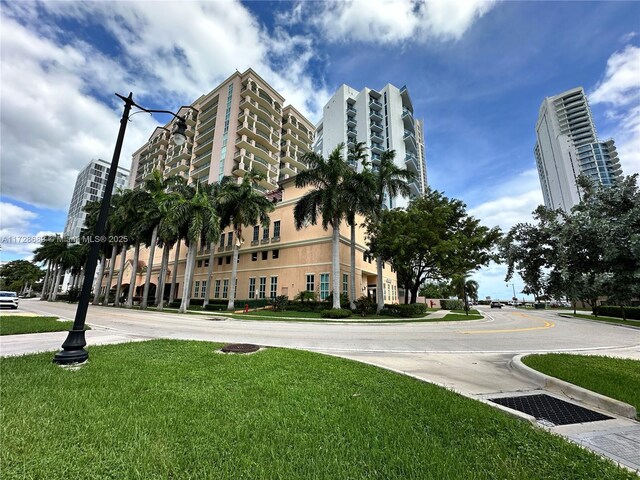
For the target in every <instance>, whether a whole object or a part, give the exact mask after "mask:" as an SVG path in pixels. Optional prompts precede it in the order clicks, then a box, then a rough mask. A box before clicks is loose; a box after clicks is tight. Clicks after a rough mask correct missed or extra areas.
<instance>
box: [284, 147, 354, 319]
mask: <svg viewBox="0 0 640 480" xmlns="http://www.w3.org/2000/svg"><path fill="white" fill-rule="evenodd" d="M343 148H344V145H343V144H340V145H338V146H337V147H336V148H335V149H334V150H333V151H332V152H331V154H330V155H329V157H328V158H327V159H326V160H325V159H324V158H322V156H320V155H318V154H317V153H314V152H308V153H305V154H304V156H303V157H302V160H303V161H304V162H305V163H306V164H307V166H308V169H307V170H304V171H302V172H300V173H299V174H298V175H297V176H296V188H304V187H307V186H312V187H313V189H312V190H311V191H309V192H307V193H306V194H305V195H304V196H302V197H301V198H300V199H299V200H298V203H297V204H296V206H295V208H294V210H293V217H294V221H295V225H296V229H297V230H300V229H301V228H303V226H304V225H305V223H306V222H311V224H312V225H315V224H316V223H317V222H318V216H321V217H322V228H324V229H325V230H327V229H328V226H329V225H331V227H332V229H333V232H332V255H331V258H332V268H331V272H332V276H333V279H332V280H333V282H332V284H333V307H332V308H334V309H339V308H340V223H341V222H342V220H343V218H344V217H345V212H346V210H347V207H346V204H347V202H348V199H347V197H346V195H345V189H344V182H345V179H346V178H347V177H348V176H349V175H350V171H351V170H350V168H349V165H348V164H347V162H345V161H344V158H343V157H342V150H343Z"/></svg>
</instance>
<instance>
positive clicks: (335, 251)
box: [331, 219, 340, 309]
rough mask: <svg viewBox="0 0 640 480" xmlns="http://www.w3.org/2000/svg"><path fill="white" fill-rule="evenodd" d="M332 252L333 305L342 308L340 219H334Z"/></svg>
mask: <svg viewBox="0 0 640 480" xmlns="http://www.w3.org/2000/svg"><path fill="white" fill-rule="evenodd" d="M331 246H332V253H331V264H332V267H331V275H332V276H333V278H332V283H333V307H332V308H336V309H339V308H340V221H339V219H334V220H333V239H332V245H331Z"/></svg>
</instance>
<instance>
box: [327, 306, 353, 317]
mask: <svg viewBox="0 0 640 480" xmlns="http://www.w3.org/2000/svg"><path fill="white" fill-rule="evenodd" d="M321 316H322V318H349V317H350V316H351V310H347V309H346V308H335V309H332V310H323V311H322V313H321Z"/></svg>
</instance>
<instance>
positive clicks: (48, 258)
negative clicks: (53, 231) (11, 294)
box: [33, 236, 58, 300]
mask: <svg viewBox="0 0 640 480" xmlns="http://www.w3.org/2000/svg"><path fill="white" fill-rule="evenodd" d="M57 241H58V240H57V239H56V237H55V236H54V237H46V238H44V239H43V241H42V244H41V245H40V246H39V247H38V248H36V249H35V250H34V252H33V253H34V256H33V261H34V262H44V264H45V265H46V266H47V272H46V274H45V276H44V280H43V281H42V292H41V294H40V300H44V299H45V298H46V297H47V293H48V289H49V288H48V287H50V285H51V277H52V275H53V267H54V260H53V259H54V257H55V255H56V243H57Z"/></svg>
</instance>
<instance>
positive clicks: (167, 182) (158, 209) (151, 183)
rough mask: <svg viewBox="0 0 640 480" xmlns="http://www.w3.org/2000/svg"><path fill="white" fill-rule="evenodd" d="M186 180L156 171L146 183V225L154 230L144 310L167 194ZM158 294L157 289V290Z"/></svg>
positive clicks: (143, 295) (143, 299)
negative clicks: (165, 175)
mask: <svg viewBox="0 0 640 480" xmlns="http://www.w3.org/2000/svg"><path fill="white" fill-rule="evenodd" d="M184 184H185V179H184V178H183V177H181V176H179V175H172V176H171V177H167V178H163V176H162V173H161V172H160V171H159V170H154V171H153V172H152V174H151V177H150V178H148V179H147V180H146V181H145V183H144V189H145V190H146V191H147V192H149V197H148V198H149V202H148V203H147V204H146V206H145V207H146V223H147V224H148V225H149V227H151V228H152V232H151V240H150V242H149V243H148V244H147V245H148V247H149V261H148V262H147V273H146V276H145V281H144V290H143V293H142V303H141V306H142V308H146V307H147V303H148V298H149V287H150V284H151V270H152V269H153V257H154V254H155V247H156V244H157V242H158V228H159V226H160V222H161V220H162V218H163V217H164V215H165V213H166V212H165V210H166V207H165V204H166V202H167V193H168V192H169V190H170V189H171V187H173V186H175V185H184ZM156 292H157V288H156Z"/></svg>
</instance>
